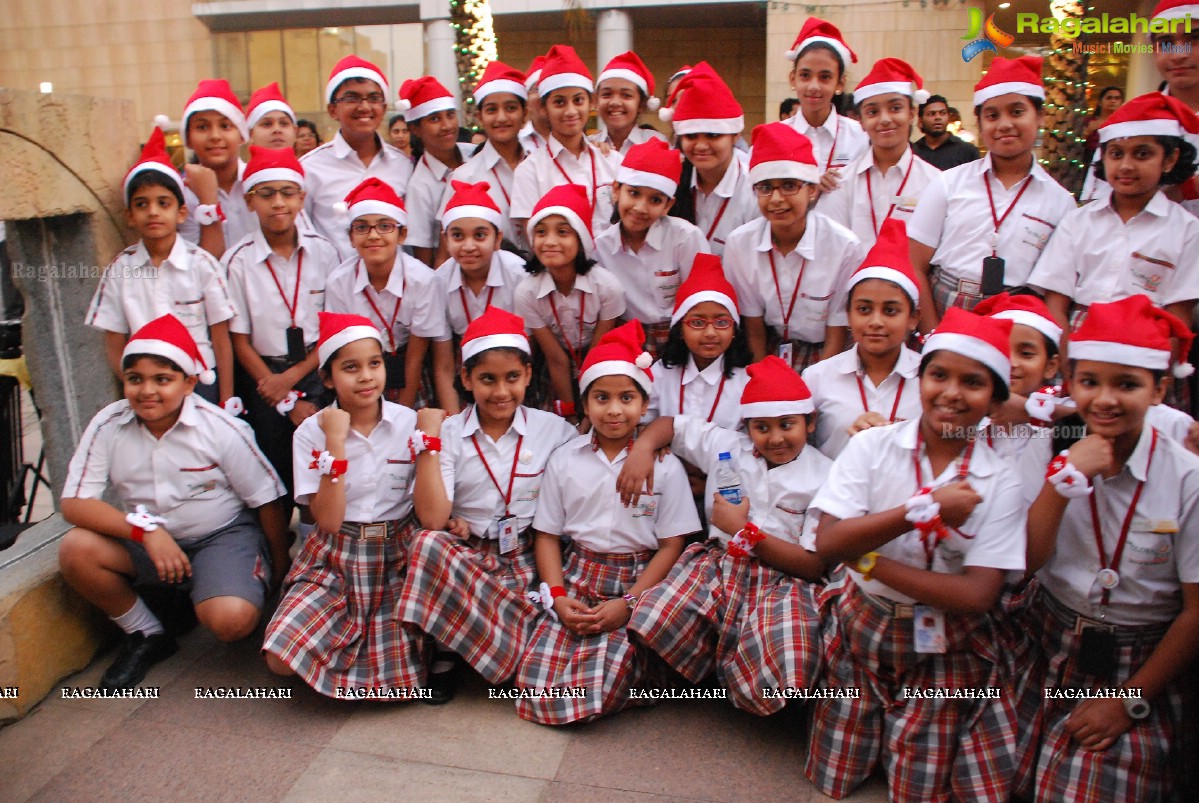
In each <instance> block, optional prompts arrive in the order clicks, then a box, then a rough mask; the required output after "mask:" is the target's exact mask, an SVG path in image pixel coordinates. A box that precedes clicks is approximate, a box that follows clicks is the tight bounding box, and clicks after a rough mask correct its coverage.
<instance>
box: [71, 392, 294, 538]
mask: <svg viewBox="0 0 1199 803" xmlns="http://www.w3.org/2000/svg"><path fill="white" fill-rule="evenodd" d="M110 484H111V485H112V489H113V491H114V492H115V493H116V496H117V499H118V500H119V501H118V503H117V504H118V506H119V507H120V508H121V509H123V510H124V511H125V512H126V513H132V512H133V511H134V509H135V508H136V507H137V506H138V505H145V506H146V510H148V511H149V512H150V513H153V514H154V515H156V516H162V517H163V518H165V519H166V524H165V525H163V526H164V527H166V530H167V532H169V533H170V534H171V535H172V536H173V537H174V538H175V540H177V541H194V540H196V539H198V538H201V537H203V536H205V535H208V534H209V533H212V532H215V531H216V530H219V529H220V528H221V527H223V526H225V525H226V524H228V523H229V522H231V521H233V519H235V518H237V516H238V515H239V514H240V513H241V512H242V511H243V510H245V509H246V508H247V507H251V508H256V507H261V506H262V505H265V504H266V503H268V502H271V501H274V500H275V499H278V498H279V497H280V496H283V494H284V493H285V490H284V488H283V483H281V482H280V481H279V476H278V475H277V474H276V473H275V469H273V468H271V464H270V462H269V461H268V460H267V459H266V457H264V456H263V454H262V452H261V451H260V450H259V448H258V444H257V443H256V442H255V441H254V432H253V431H252V430H251V429H250V425H249V424H247V423H246V422H244V421H239V420H237V419H236V418H233V417H232V416H230V415H229V414H227V413H226V412H224V411H223V410H221V408H219V407H217V406H216V405H214V404H210V403H208V402H206V401H204V400H203V399H201V398H200V397H199V396H196V395H195V394H189V395H187V396H185V397H184V399H183V407H182V409H181V410H180V411H179V420H178V421H177V422H176V423H175V426H173V427H171V428H170V429H169V430H168V431H167V432H166V434H165V435H163V436H162V437H161V438H155V437H154V436H153V435H151V434H150V432H149V431H148V430H146V428H145V427H143V426H142V424H141V422H140V421H139V420H138V418H137V415H136V414H135V413H134V412H133V408H132V407H131V406H130V405H129V402H128V401H126V400H124V399H122V400H121V401H115V402H113V403H112V404H110V405H108V406H107V407H105V408H104V409H102V410H100V412H98V413H96V415H95V416H94V417H93V418H92V420H91V422H90V423H89V424H88V425H87V429H86V430H85V431H84V433H83V437H82V438H80V439H79V445H78V446H77V447H75V455H74V457H72V458H71V464H70V466H69V468H68V469H67V481H66V484H65V485H64V486H63V491H62V495H63V497H64V498H69V499H100V498H101V497H102V496H103V495H104V490H105V488H106V487H107V486H108V485H110Z"/></svg>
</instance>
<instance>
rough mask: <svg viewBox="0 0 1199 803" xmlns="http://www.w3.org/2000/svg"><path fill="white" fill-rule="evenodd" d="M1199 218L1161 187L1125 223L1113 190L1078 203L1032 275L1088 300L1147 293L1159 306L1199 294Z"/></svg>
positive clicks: (1041, 284) (1036, 281)
mask: <svg viewBox="0 0 1199 803" xmlns="http://www.w3.org/2000/svg"><path fill="white" fill-rule="evenodd" d="M1196 259H1199V218H1196V217H1195V216H1194V215H1191V214H1190V213H1189V212H1187V211H1186V210H1184V209H1183V208H1182V207H1180V206H1179V205H1178V204H1176V203H1174V202H1173V201H1171V200H1170V199H1169V198H1167V197H1166V195H1165V193H1163V192H1161V191H1160V190H1159V191H1158V192H1157V194H1155V195H1154V196H1153V197H1152V198H1151V199H1149V203H1148V204H1146V205H1145V208H1144V209H1143V210H1141V212H1139V213H1138V214H1137V215H1135V216H1134V217H1133V218H1132V219H1131V220H1129V221H1128V222H1127V223H1125V222H1123V221H1121V220H1120V216H1119V215H1118V214H1117V213H1116V210H1115V209H1113V208H1112V204H1111V196H1108V197H1107V198H1105V199H1104V200H1102V201H1093V202H1092V203H1089V204H1087V205H1086V206H1083V207H1080V208H1078V209H1074V210H1072V211H1071V212H1070V213H1069V214H1067V215H1066V216H1065V217H1064V218H1062V221H1061V222H1060V223H1059V224H1058V227H1057V231H1056V232H1055V233H1054V235H1053V238H1052V239H1050V241H1049V244H1048V245H1047V246H1045V250H1044V251H1042V252H1041V258H1040V259H1039V260H1038V261H1037V265H1036V267H1035V268H1033V271H1032V274H1031V275H1030V276H1029V277H1028V283H1029V285H1031V286H1032V287H1035V288H1037V289H1039V290H1042V291H1047V290H1052V291H1053V292H1055V293H1061V294H1062V295H1064V296H1067V297H1068V298H1071V299H1073V300H1074V303H1076V304H1079V305H1082V306H1084V307H1089V306H1090V305H1091V304H1095V303H1098V302H1111V301H1119V300H1120V299H1122V298H1127V297H1128V296H1131V295H1136V294H1138V293H1143V294H1144V295H1147V296H1149V299H1150V300H1151V301H1152V302H1153V303H1154V304H1157V305H1158V306H1165V305H1167V304H1173V303H1174V302H1176V301H1193V300H1195V299H1197V298H1199V264H1196Z"/></svg>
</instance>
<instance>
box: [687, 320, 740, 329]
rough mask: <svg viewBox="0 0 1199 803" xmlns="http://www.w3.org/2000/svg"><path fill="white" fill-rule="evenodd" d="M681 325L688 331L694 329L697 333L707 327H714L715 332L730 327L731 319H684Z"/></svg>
mask: <svg viewBox="0 0 1199 803" xmlns="http://www.w3.org/2000/svg"><path fill="white" fill-rule="evenodd" d="M683 325H684V326H686V327H687V328H688V329H694V330H695V331H697V332H702V331H703V330H704V329H707V328H708V327H709V326H711V327H714V328H715V329H716V330H717V331H723V330H725V329H728V328H730V327H732V325H733V319H732V318H684V319H683Z"/></svg>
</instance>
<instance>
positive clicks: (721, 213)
mask: <svg viewBox="0 0 1199 803" xmlns="http://www.w3.org/2000/svg"><path fill="white" fill-rule="evenodd" d="M695 190H696V188H695V187H692V188H691V197H693V198H694V197H695ZM731 200H732V198H725V199H724V203H722V204H721V205H720V208H719V209H717V210H716V219H715V220H713V221H712V225H711V226H710V227H709V228H708V233H707V234H705V235H704V239H705V240H708V241H709V242H710V241H711V240H712V235H713V234H715V233H716V227H717V226H719V225H720V219H721V218H722V217H724V210H726V209H728V208H729V201H731ZM721 242H722V243H723V240H722V241H721Z"/></svg>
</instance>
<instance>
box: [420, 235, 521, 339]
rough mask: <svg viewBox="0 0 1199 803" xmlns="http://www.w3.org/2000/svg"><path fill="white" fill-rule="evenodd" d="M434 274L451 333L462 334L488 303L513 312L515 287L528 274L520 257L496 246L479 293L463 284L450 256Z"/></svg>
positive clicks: (456, 263)
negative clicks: (485, 283) (485, 280)
mask: <svg viewBox="0 0 1199 803" xmlns="http://www.w3.org/2000/svg"><path fill="white" fill-rule="evenodd" d="M434 275H435V276H436V277H437V286H438V287H439V288H440V291H441V301H442V304H443V305H444V306H445V317H446V323H447V325H448V326H449V329H450V331H451V332H453V333H454V334H456V335H459V336H461V335H462V334H463V333H465V332H466V327H467V326H468V325H469V324H470V322H471V321H473V320H474V319H475V318H478V317H479V316H480V315H482V314H483V313H484V312H486V311H487V307H489V306H492V307H499V308H500V309H502V310H507V311H508V312H512V311H513V310H514V309H515V307H516V301H515V296H516V286H517V285H518V284H520V283H521V282H522V281H524V279H525V277H526V276H528V275H529V274H528V273H526V272H525V261H524V260H523V259H521V258H520V257H518V256H517V255H516V254H513V253H512V252H510V251H504V250H502V249H499V248H497V249H496V250H495V252H494V253H492V255H491V266H490V267H488V269H487V285H486V286H485V287H484V288H483V290H482V291H481V292H480V293H479V294H478V295H475V294H474V292H473V291H471V289H470V288H469V287H467V286H466V285H465V284H463V283H462V268H461V266H459V265H458V260H456V259H454V258H453V257H450V258H449V259H447V260H446V261H445V262H442V263H441V265H440V266H439V267H438V268H437V270H436V271H434Z"/></svg>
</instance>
